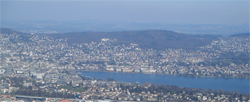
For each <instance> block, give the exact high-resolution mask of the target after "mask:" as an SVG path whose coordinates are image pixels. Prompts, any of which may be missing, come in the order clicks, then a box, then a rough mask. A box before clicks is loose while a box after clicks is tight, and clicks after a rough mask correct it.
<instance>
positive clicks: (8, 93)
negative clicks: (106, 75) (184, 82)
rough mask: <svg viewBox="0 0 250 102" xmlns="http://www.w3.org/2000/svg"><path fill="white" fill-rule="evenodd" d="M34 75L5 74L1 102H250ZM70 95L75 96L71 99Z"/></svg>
mask: <svg viewBox="0 0 250 102" xmlns="http://www.w3.org/2000/svg"><path fill="white" fill-rule="evenodd" d="M32 72H33V73H29V74H27V76H25V75H21V74H23V73H15V75H14V76H7V75H2V76H1V81H0V97H1V99H0V100H1V101H6V102H7V101H20V102H25V101H59V102H60V101H61V102H63V101H68V102H70V101H71V102H103V101H104V102H111V101H164V102H165V101H166V102H167V101H206V102H216V101H242V102H244V101H245V102H246V101H250V100H249V96H248V95H247V94H241V93H237V92H236V93H230V92H223V91H211V90H202V89H195V88H180V87H177V86H169V85H151V84H150V83H145V84H141V83H138V82H136V83H127V82H118V81H114V80H109V79H108V80H105V79H93V78H89V77H86V76H82V75H81V74H79V75H77V74H75V73H76V72H75V71H72V70H65V69H47V70H43V71H42V70H39V69H36V70H34V71H32ZM38 73H40V74H38ZM40 75H42V78H41V76H40ZM55 94H56V95H55ZM46 95H47V96H46ZM63 95H64V96H63ZM69 95H70V96H72V97H68V96H69Z"/></svg>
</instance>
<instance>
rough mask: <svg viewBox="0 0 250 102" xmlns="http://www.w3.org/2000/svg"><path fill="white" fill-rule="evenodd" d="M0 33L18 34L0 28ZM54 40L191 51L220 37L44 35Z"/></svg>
mask: <svg viewBox="0 0 250 102" xmlns="http://www.w3.org/2000/svg"><path fill="white" fill-rule="evenodd" d="M1 33H7V34H10V33H20V34H23V33H21V32H17V31H13V30H11V29H6V28H2V29H1ZM46 35H47V36H50V37H53V38H56V39H65V38H67V39H68V40H67V41H68V43H69V44H73V43H90V42H92V41H94V42H100V41H101V39H102V38H109V39H116V43H117V44H131V43H135V44H139V46H140V47H141V48H143V49H150V48H153V49H157V50H165V49H166V48H174V49H179V48H182V49H186V50H193V49H196V48H197V47H200V46H205V45H208V44H210V43H211V42H212V41H213V40H216V39H219V38H220V37H223V36H221V35H192V34H182V33H176V32H173V31H167V30H143V31H119V32H71V33H60V34H46ZM229 37H249V33H244V34H234V35H230V36H229Z"/></svg>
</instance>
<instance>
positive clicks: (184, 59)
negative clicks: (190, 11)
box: [0, 34, 250, 78]
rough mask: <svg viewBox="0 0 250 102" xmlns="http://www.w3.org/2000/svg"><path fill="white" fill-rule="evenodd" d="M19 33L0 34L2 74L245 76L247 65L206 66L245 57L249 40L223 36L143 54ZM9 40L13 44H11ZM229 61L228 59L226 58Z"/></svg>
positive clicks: (107, 43)
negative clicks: (204, 43)
mask: <svg viewBox="0 0 250 102" xmlns="http://www.w3.org/2000/svg"><path fill="white" fill-rule="evenodd" d="M19 36H20V35H18V34H1V35H0V40H1V42H0V58H1V62H0V65H1V66H0V73H5V72H6V71H8V70H12V71H14V72H15V73H21V72H22V71H23V70H26V69H28V70H31V69H34V68H58V69H79V70H84V71H110V72H124V73H127V72H130V73H147V74H173V75H183V76H196V77H197V76H204V77H242V78H249V64H248V62H247V61H246V62H244V63H241V64H235V63H233V62H232V61H230V60H229V61H227V64H228V65H224V63H217V64H216V65H212V64H209V63H211V62H212V61H216V59H218V58H219V57H221V56H220V55H221V54H223V52H233V53H246V54H249V50H248V49H249V46H250V44H249V38H234V37H229V38H227V37H226V38H221V39H220V40H219V41H213V42H212V43H211V45H208V46H204V47H201V48H199V49H198V50H195V51H190V50H189V51H188V50H183V49H171V48H169V49H166V50H164V51H157V50H154V49H147V50H142V49H140V47H139V45H138V44H132V43H131V44H130V45H115V44H114V43H115V40H111V39H107V38H106V39H101V42H99V43H97V42H91V43H84V44H82V43H80V44H79V43H77V44H73V45H68V44H67V43H66V42H67V39H53V38H51V37H49V36H46V35H31V36H30V38H29V40H30V41H25V42H22V41H19V42H18V39H20V37H19ZM13 39H17V41H15V42H13V41H12V40H13ZM226 60H227V59H226Z"/></svg>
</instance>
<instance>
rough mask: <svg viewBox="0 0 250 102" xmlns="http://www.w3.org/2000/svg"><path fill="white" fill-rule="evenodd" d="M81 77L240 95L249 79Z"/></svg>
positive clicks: (104, 74) (94, 74) (98, 74)
mask: <svg viewBox="0 0 250 102" xmlns="http://www.w3.org/2000/svg"><path fill="white" fill-rule="evenodd" d="M83 75H85V76H89V77H92V78H104V79H107V78H113V79H115V80H117V81H123V82H130V83H135V82H136V81H138V82H140V83H141V84H144V83H146V82H150V83H151V84H165V85H176V86H179V87H190V88H202V89H209V88H211V89H213V90H215V89H216V90H220V89H222V90H227V91H231V92H233V91H234V90H237V91H238V92H241V93H249V94H250V91H249V79H240V78H208V77H198V78H193V77H180V76H171V75H154V74H141V73H140V74H134V73H109V72H83Z"/></svg>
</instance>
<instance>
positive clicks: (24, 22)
mask: <svg viewBox="0 0 250 102" xmlns="http://www.w3.org/2000/svg"><path fill="white" fill-rule="evenodd" d="M20 25H21V26H22V27H20ZM1 26H2V27H5V28H11V29H15V30H19V31H24V32H30V31H32V30H33V31H34V30H37V31H39V30H40V31H41V30H46V31H56V32H71V31H128V30H148V29H151V30H154V29H156V30H157V29H160V30H172V31H176V32H181V33H191V34H227V33H230V34H235V33H244V32H248V29H249V1H248V0H240V1H236V0H232V1H224V0H213V1H208V0H202V1H181V0H178V1H172V0H166V1H124V0H118V1H110V0H97V1H85V0H83V1H81V0H80V1H67V0H66V1H58V0H53V1H36V0H31V1H22V0H20V1H1ZM32 27H33V29H31V28H32ZM51 27H54V29H50V28H51ZM59 28H60V29H59ZM236 28H237V29H236ZM62 29H63V30H62ZM65 29H67V30H65Z"/></svg>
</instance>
